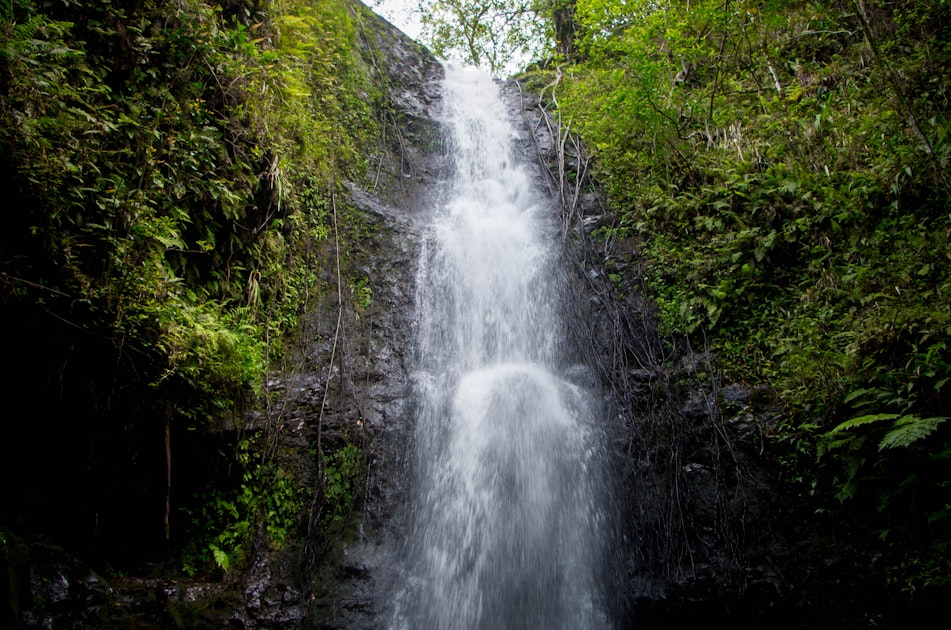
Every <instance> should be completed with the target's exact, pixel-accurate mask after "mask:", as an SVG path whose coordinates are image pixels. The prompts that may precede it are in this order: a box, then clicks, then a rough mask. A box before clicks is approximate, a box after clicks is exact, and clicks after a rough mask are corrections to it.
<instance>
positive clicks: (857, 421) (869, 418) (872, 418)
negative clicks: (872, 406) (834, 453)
mask: <svg viewBox="0 0 951 630" xmlns="http://www.w3.org/2000/svg"><path fill="white" fill-rule="evenodd" d="M898 417H900V414H897V413H875V414H869V415H866V416H859V417H857V418H852V419H851V420H846V421H845V422H843V423H842V424H840V425H838V426H837V427H835V428H834V429H832V430H831V431H829V435H833V434H835V433H839V432H840V431H849V430H851V429H854V428H856V427H860V426H862V425H865V424H872V423H873V422H881V421H882V420H894V419H895V418H898Z"/></svg>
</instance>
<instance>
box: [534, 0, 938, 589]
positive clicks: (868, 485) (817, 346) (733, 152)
mask: <svg viewBox="0 0 951 630" xmlns="http://www.w3.org/2000/svg"><path fill="white" fill-rule="evenodd" d="M576 16H577V22H578V33H580V36H579V41H577V49H578V51H579V53H578V55H577V57H578V59H577V61H576V62H574V63H564V64H561V65H558V66H557V70H549V71H547V72H546V73H544V74H542V75H541V76H537V77H535V80H536V81H538V84H539V85H547V89H548V90H550V91H551V92H550V93H553V94H554V96H555V99H556V100H557V104H558V106H559V113H560V116H561V118H562V121H563V122H564V123H566V124H568V125H570V128H571V129H572V130H573V131H576V132H577V133H579V134H580V136H581V137H582V138H583V139H584V140H585V141H586V143H587V146H588V148H589V150H590V152H591V155H592V163H593V166H594V168H595V169H596V172H597V176H598V177H599V179H600V181H601V183H602V184H603V185H604V186H605V187H606V188H607V190H608V192H609V194H610V198H611V202H612V206H613V208H614V209H615V210H616V221H615V223H614V224H613V225H612V226H609V227H605V228H602V229H601V232H600V234H601V237H602V238H604V239H626V240H629V241H630V242H631V243H633V245H634V246H635V248H636V249H637V250H638V251H639V252H640V263H641V269H642V271H643V273H644V275H645V276H646V278H647V282H648V285H649V287H650V290H651V297H652V298H653V300H654V302H655V303H656V305H657V306H658V309H659V312H660V314H661V316H662V319H663V323H664V325H665V327H666V328H667V330H668V331H671V332H674V331H682V332H686V333H688V334H689V335H691V336H692V338H693V342H694V344H695V345H696V346H698V347H702V346H706V347H709V348H712V349H713V350H715V352H716V354H717V356H718V357H719V361H720V366H721V369H722V371H723V373H724V375H725V378H726V379H727V381H726V382H740V383H745V384H747V385H750V386H753V385H763V384H766V385H769V386H771V387H772V388H774V389H775V390H776V391H778V392H779V393H780V394H781V396H782V400H783V405H784V409H783V413H782V422H781V424H779V425H778V426H776V427H775V428H774V429H773V431H772V434H771V435H768V436H767V438H768V440H769V444H770V448H771V449H772V452H773V453H774V454H775V456H776V458H777V461H776V465H777V467H778V472H779V474H780V475H781V478H782V479H783V480H784V481H785V483H787V484H790V485H794V486H796V487H797V488H798V492H800V493H801V495H802V497H803V498H804V499H805V500H806V501H807V502H808V503H807V505H808V506H810V507H809V508H808V509H810V510H814V511H815V513H816V518H817V519H820V520H827V521H828V522H830V523H833V524H834V525H835V526H836V527H838V528H840V529H839V532H840V534H841V535H843V536H847V537H850V538H851V539H853V540H863V541H865V542H866V543H868V544H870V545H871V546H872V547H873V549H875V550H877V551H873V553H878V552H881V553H882V554H884V555H883V557H884V561H883V562H882V563H881V566H883V567H884V568H883V576H882V578H883V580H887V582H888V584H889V585H890V588H891V589H893V592H894V593H895V595H896V596H897V597H907V598H909V600H912V601H913V600H914V599H915V598H916V597H919V596H921V595H922V593H926V592H929V589H930V588H939V587H944V588H947V586H948V584H949V581H951V555H949V552H951V544H949V543H951V529H949V525H951V519H949V516H951V491H949V484H951V476H949V470H951V468H949V464H951V462H949V458H951V422H948V421H947V420H948V416H949V415H951V411H949V406H948V400H949V396H951V389H949V379H951V306H949V305H951V245H949V242H951V241H949V236H951V212H949V211H951V169H949V159H951V138H949V129H951V119H949V113H951V112H949V103H951V75H949V73H948V68H951V6H949V4H948V3H947V2H943V1H939V0H929V1H924V2H919V1H899V2H878V1H874V2H866V3H857V2H852V1H851V0H842V1H819V2H798V1H797V2H786V1H779V0H777V1H771V2H770V1H767V2H736V1H731V0H726V1H723V0H712V1H707V0H693V1H690V2H681V1H679V0H661V1H659V2H653V1H638V0H635V1H630V0H628V1H617V0H578V2H577V14H576ZM608 263H609V264H610V261H608ZM619 273H620V272H619ZM618 279H620V276H618Z"/></svg>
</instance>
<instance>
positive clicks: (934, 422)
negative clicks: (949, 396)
mask: <svg viewBox="0 0 951 630" xmlns="http://www.w3.org/2000/svg"><path fill="white" fill-rule="evenodd" d="M947 419H948V418H947V417H934V418H919V417H918V416H915V415H911V416H903V417H902V418H900V419H898V420H896V421H895V424H894V425H893V427H892V430H891V431H889V432H888V433H886V434H885V437H884V438H882V441H881V442H879V444H878V450H879V451H883V450H885V449H886V448H897V447H906V446H910V445H911V444H914V443H915V442H917V441H918V440H921V439H924V438H926V437H928V436H929V435H931V433H932V432H934V430H935V429H937V428H938V425H939V424H941V423H942V422H944V421H945V420H947Z"/></svg>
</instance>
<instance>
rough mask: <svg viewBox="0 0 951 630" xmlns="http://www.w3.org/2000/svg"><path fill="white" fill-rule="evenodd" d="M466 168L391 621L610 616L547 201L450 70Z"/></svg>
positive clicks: (604, 623) (582, 400)
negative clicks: (400, 581)
mask: <svg viewBox="0 0 951 630" xmlns="http://www.w3.org/2000/svg"><path fill="white" fill-rule="evenodd" d="M445 102H446V111H447V127H448V132H449V134H450V138H449V139H450V142H451V145H452V149H451V154H452V157H453V159H454V160H455V174H454V176H453V180H452V182H451V186H450V189H449V191H448V196H447V199H448V201H447V203H446V204H445V206H444V207H443V208H441V209H440V211H439V212H437V213H436V217H435V219H434V224H433V225H432V228H431V231H430V233H429V235H428V237H427V238H426V240H425V242H424V245H423V252H422V256H421V267H420V270H419V275H418V284H417V286H418V294H417V298H418V299H417V306H418V312H419V315H418V317H419V320H418V357H417V361H418V363H417V371H416V373H415V375H414V383H413V384H414V388H415V392H414V395H415V400H416V413H417V416H416V428H415V435H414V446H413V448H414V449H415V454H414V456H415V460H414V463H415V478H414V481H413V484H414V487H413V490H412V492H413V496H412V499H411V508H410V510H411V513H410V516H409V527H408V530H407V535H408V540H407V552H406V558H407V559H406V562H407V565H406V568H405V570H404V572H403V586H402V590H401V592H400V593H399V594H398V596H397V597H396V603H395V613H394V617H393V622H392V626H393V627H394V628H399V629H402V628H407V629H408V628H412V629H416V628H439V629H451V628H492V629H499V628H598V627H610V625H611V622H610V614H609V612H608V610H607V608H608V607H607V606H606V605H605V599H606V597H605V595H604V592H603V591H604V580H603V579H602V578H603V573H604V569H605V566H604V564H605V563H604V557H605V556H604V554H605V551H606V547H607V546H606V542H607V541H606V538H607V536H606V533H607V530H608V526H609V520H610V519H609V512H610V511H609V510H608V509H607V508H606V507H605V505H606V503H605V502H606V500H607V494H608V493H607V492H606V491H605V478H604V468H605V467H604V464H603V457H602V452H603V450H604V445H603V438H602V436H601V432H600V431H599V430H598V428H597V413H596V405H595V404H594V401H593V398H592V395H591V392H589V391H588V390H587V389H586V388H585V387H583V386H581V385H579V384H576V383H573V382H572V379H571V378H569V377H568V376H566V374H571V373H576V372H578V371H579V370H572V369H571V367H570V366H571V356H570V354H571V352H570V351H569V350H568V343H567V335H566V322H565V321H564V319H565V318H564V317H562V313H563V311H564V309H565V308H566V305H565V301H564V284H565V280H564V273H563V272H562V271H561V267H560V264H559V258H558V251H557V248H556V245H557V243H558V240H557V236H556V235H557V234H558V231H557V229H556V228H555V226H554V219H555V217H554V216H553V215H554V212H553V204H552V202H551V200H550V199H549V198H548V197H546V196H544V195H542V194H540V193H539V191H538V190H536V189H535V187H534V186H533V185H532V180H531V178H530V177H529V176H528V174H527V173H526V170H525V168H523V167H522V166H520V165H518V164H517V163H516V160H515V157H514V151H513V146H512V145H513V143H512V138H513V135H514V131H513V126H512V124H511V123H510V121H509V120H508V116H507V114H506V111H505V108H504V106H503V103H502V101H501V98H500V95H499V90H498V87H497V86H496V84H495V83H494V82H493V81H492V80H491V79H490V78H489V77H488V76H486V75H485V74H483V73H481V72H478V71H473V70H465V69H456V68H452V67H448V68H447V78H446V82H445Z"/></svg>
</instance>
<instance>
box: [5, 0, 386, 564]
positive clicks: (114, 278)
mask: <svg viewBox="0 0 951 630" xmlns="http://www.w3.org/2000/svg"><path fill="white" fill-rule="evenodd" d="M362 11H366V9H365V8H363V7H358V6H356V5H354V4H352V3H350V2H348V1H347V0H327V1H325V2H319V3H315V2H311V1H308V0H254V1H249V2H239V3H236V2H223V1H221V2H215V1H203V0H182V1H178V2H152V1H151V0H147V1H146V2H138V3H131V4H130V3H115V2H89V1H86V0H78V1H74V2H67V3H40V2H30V1H24V2H17V3H6V4H4V3H0V193H2V194H3V196H4V198H5V199H8V200H9V202H10V203H11V205H12V206H13V207H14V209H13V211H11V212H10V217H9V221H8V223H7V225H6V226H5V229H4V230H3V234H2V235H0V287H2V296H3V300H4V314H5V319H4V321H5V322H6V323H8V324H9V325H11V326H14V327H17V328H19V327H21V326H23V325H24V324H31V325H34V326H35V328H34V329H35V330H37V331H38V332H37V333H36V334H39V335H42V336H43V337H45V338H49V339H52V340H55V342H56V343H58V344H61V345H62V346H63V347H64V348H69V349H71V348H72V347H73V346H78V345H82V344H90V342H89V341H88V340H89V339H94V340H96V341H95V352H96V353H101V354H103V355H106V356H104V357H102V358H101V359H100V361H101V364H102V365H105V366H107V368H106V370H102V369H100V368H101V366H100V365H98V364H97V365H96V366H91V365H89V364H88V363H86V364H80V359H79V358H78V356H79V355H80V353H79V352H78V351H77V352H76V357H74V356H71V355H70V354H68V353H65V351H64V353H65V358H62V359H61V361H62V362H63V363H67V364H68V365H69V373H68V375H67V377H63V376H62V372H63V369H64V368H63V366H62V365H52V362H53V361H56V360H58V359H60V358H59V357H55V358H50V359H49V362H50V365H49V366H45V365H44V366H43V367H44V368H45V369H47V370H48V371H49V373H50V374H56V373H57V372H59V373H60V376H59V377H58V378H57V377H48V375H47V374H41V375H37V377H36V378H35V379H34V381H35V382H36V383H39V384H38V385H36V388H37V390H38V392H39V395H38V396H37V398H41V399H43V398H46V397H48V398H50V399H58V398H59V397H65V396H67V395H68V396H72V397H73V398H71V399H70V400H69V401H67V402H64V403H61V404H62V406H64V407H67V406H71V407H72V408H73V409H75V411H76V414H77V418H79V417H81V418H83V419H84V420H83V421H86V420H85V419H87V418H91V419H92V420H89V421H88V422H89V426H88V427H86V428H85V431H86V432H85V433H84V432H83V429H79V428H76V429H71V430H72V431H73V432H74V433H75V434H78V435H81V436H82V437H83V438H84V439H85V438H86V437H87V436H90V435H91V436H96V437H98V433H97V432H98V431H100V430H105V429H102V427H106V429H108V430H110V431H114V432H124V434H128V435H133V434H134V435H136V436H139V435H158V433H157V432H156V431H155V428H156V427H160V426H164V423H165V422H166V420H170V421H171V423H172V426H173V427H175V429H176V430H177V429H179V428H182V429H187V431H181V433H180V435H182V436H189V435H193V434H194V435H199V434H207V433H209V432H211V431H212V430H213V427H214V426H215V423H216V421H217V420H219V419H220V418H222V417H224V416H228V415H230V414H234V413H236V412H238V411H240V408H241V405H242V403H243V402H244V401H245V400H246V399H247V397H248V396H249V395H256V394H259V393H260V389H261V383H262V381H263V379H264V376H265V374H266V371H267V369H268V367H269V365H270V364H271V363H272V362H274V361H275V360H277V359H279V358H280V357H281V353H282V352H283V350H284V347H283V346H284V344H285V343H286V342H287V341H288V340H289V339H291V338H292V336H293V335H294V334H295V333H296V331H297V328H298V324H299V316H300V314H301V313H302V312H303V311H304V309H306V308H307V307H308V305H309V302H310V301H311V300H312V299H313V298H315V297H316V296H317V294H318V292H319V291H321V290H324V289H325V288H326V287H321V286H320V285H319V280H318V279H319V277H320V274H319V273H318V270H319V268H320V267H321V266H322V265H324V264H326V258H327V251H328V247H329V246H330V241H329V239H328V236H329V234H330V225H331V223H330V213H329V208H330V196H331V193H332V192H333V191H334V190H335V189H336V187H337V186H339V183H340V182H341V181H343V180H345V179H351V180H359V179H360V178H361V177H363V176H364V171H365V169H366V164H367V160H368V156H369V155H370V153H371V152H372V151H374V150H375V149H376V147H377V146H379V144H380V143H381V139H380V138H379V133H380V130H379V127H378V125H377V122H376V118H377V116H378V115H379V111H380V109H381V102H382V101H383V96H384V94H383V90H384V89H385V84H384V83H383V80H382V79H381V77H379V76H371V74H372V73H373V72H374V70H373V69H372V68H371V67H370V65H369V64H368V63H367V62H366V61H364V59H363V57H362V56H361V52H360V51H361V46H360V43H359V42H358V25H359V23H360V20H361V17H360V12H362ZM358 229H362V228H359V227H355V228H354V230H355V232H354V233H355V234H356V230H358ZM341 233H342V234H345V235H346V234H349V233H350V232H349V231H348V227H347V226H342V228H341ZM355 238H356V237H355ZM345 239H346V237H345ZM343 245H344V247H345V248H346V249H348V250H356V249H357V248H358V244H357V243H355V242H354V243H349V242H345V243H343ZM352 286H353V288H354V296H355V304H356V306H357V307H358V308H367V307H368V306H369V304H370V300H371V298H372V295H371V292H370V289H369V285H368V284H367V279H365V278H364V279H357V280H355V281H354V282H353V284H352ZM7 314H9V317H10V321H7V319H6V315H7ZM37 322H39V323H37ZM31 330H33V329H31ZM51 344H52V342H51ZM26 345H29V344H28V343H27V341H24V346H26ZM70 352H71V350H70ZM39 362H40V360H38V361H37V363H39ZM93 368H95V369H93ZM73 374H77V375H78V376H71V375H73ZM70 378H72V380H70ZM44 386H45V387H47V389H46V390H44V389H43V387H44ZM64 392H65V393H64ZM51 393H52V395H49V396H47V395H48V394H51ZM103 418H107V420H106V419H103ZM71 421H74V422H75V423H78V422H80V420H78V419H75V420H73V419H71ZM110 422H111V423H112V425H109V423H110ZM89 439H90V442H92V443H94V444H97V448H101V449H105V448H107V447H105V446H98V444H106V443H107V441H106V440H104V439H103V440H100V441H99V442H96V440H95V439H94V438H89ZM186 441H187V438H185V439H179V440H177V441H175V443H174V445H173V447H172V456H171V458H172V461H173V463H172V469H173V470H175V458H176V454H177V453H178V452H179V451H178V450H177V449H182V450H185V449H187V448H188V445H187V444H185V442H186ZM77 446H78V449H77V450H79V451H82V450H83V448H84V446H85V445H77ZM155 446H158V444H155ZM77 457H80V458H81V456H77ZM110 457H118V455H116V456H113V455H111V454H109V453H105V452H104V451H95V452H94V451H93V450H90V453H89V454H88V458H89V460H90V464H89V466H90V467H93V466H96V465H101V466H102V470H100V471H96V472H95V473H90V474H91V475H93V474H106V473H105V472H104V471H105V470H107V469H108V466H107V465H106V464H102V462H104V461H108V458H110ZM82 465H83V466H86V462H85V461H83V462H82ZM118 465H119V466H127V465H128V463H127V462H123V463H121V464H118ZM163 465H164V463H163ZM269 466H271V465H270V464H268V463H267V462H262V463H261V464H260V465H259V467H257V468H256V467H253V466H244V468H245V469H246V470H247V471H248V472H247V474H250V475H251V477H250V478H247V479H244V480H243V481H242V484H241V490H240V491H237V493H236V494H235V493H234V492H232V491H231V490H222V489H220V488H219V490H218V492H219V495H217V498H215V499H213V500H212V501H211V504H212V506H213V507H212V508H211V509H212V512H213V513H209V514H206V515H204V516H202V517H201V519H204V521H203V522H205V523H206V524H207V526H208V531H209V532H213V535H209V536H210V537H209V536H205V537H204V538H202V536H201V535H200V534H196V535H198V536H199V538H202V539H203V540H205V542H204V543H203V544H202V545H201V552H200V554H198V555H199V556H201V560H202V562H196V563H193V565H194V567H195V570H203V569H202V567H204V566H207V565H208V564H209V563H212V562H214V561H217V563H218V565H220V566H222V567H223V568H227V567H229V566H230V567H234V566H236V565H238V564H240V560H241V557H242V554H243V551H242V549H246V547H247V541H248V540H249V538H250V537H251V535H252V534H254V533H255V532H256V531H257V530H258V527H259V525H260V524H261V523H265V525H264V527H265V529H266V533H267V534H268V536H269V538H270V539H271V540H273V541H280V540H281V539H283V537H284V536H285V535H286V532H287V531H288V530H289V528H290V527H291V524H290V523H289V522H287V521H286V520H282V519H284V518H285V516H282V515H286V514H289V512H288V511H287V510H286V509H285V508H287V507H288V506H290V505H291V504H293V503H294V502H295V501H296V500H297V499H294V498H292V497H296V496H297V494H296V493H297V491H296V490H292V489H291V488H290V486H288V485H287V484H290V483H291V481H290V479H289V478H288V477H286V476H282V475H281V474H279V471H275V470H272V468H270V467H269ZM90 469H91V468H90ZM159 473H160V471H157V470H150V471H144V472H143V471H137V472H136V474H142V475H143V476H144V477H147V478H149V479H153V478H157V477H158V476H159ZM164 474H165V473H164V471H161V476H162V477H163V478H164ZM196 483H197V482H196ZM89 485H94V484H89ZM143 485H144V483H143ZM212 490H213V489H209V490H208V492H209V493H212ZM260 493H270V497H271V498H268V499H265V498H262V497H256V496H253V495H255V494H260ZM171 496H172V497H175V496H176V494H175V493H174V492H172V493H171ZM209 496H212V494H209ZM77 501H79V499H77ZM267 501H276V502H277V503H278V504H281V505H276V504H275V505H269V504H267ZM281 506H283V507H281ZM173 508H174V506H173ZM83 509H88V510H90V511H95V508H94V507H88V506H85V505H84V506H83ZM275 515H276V516H275ZM197 518H198V517H196V519H197ZM199 520H200V519H199ZM211 545H214V549H213V548H212V547H211ZM202 563H204V564H202ZM199 565H201V566H199Z"/></svg>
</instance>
